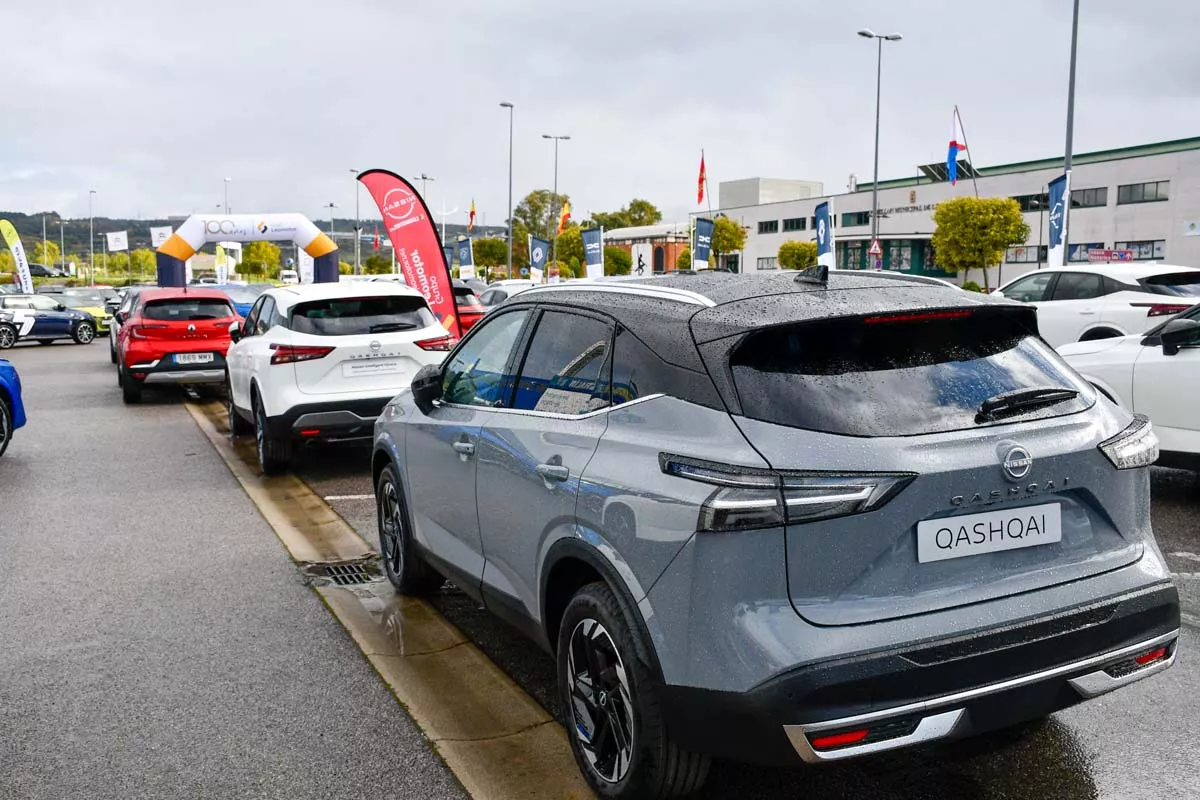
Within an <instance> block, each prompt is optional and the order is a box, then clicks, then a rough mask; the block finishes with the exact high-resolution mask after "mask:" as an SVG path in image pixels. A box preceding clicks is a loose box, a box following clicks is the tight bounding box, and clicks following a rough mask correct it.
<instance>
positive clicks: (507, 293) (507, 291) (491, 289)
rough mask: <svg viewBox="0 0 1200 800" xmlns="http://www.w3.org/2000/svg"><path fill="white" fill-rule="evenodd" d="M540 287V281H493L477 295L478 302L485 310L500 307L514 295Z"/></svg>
mask: <svg viewBox="0 0 1200 800" xmlns="http://www.w3.org/2000/svg"><path fill="white" fill-rule="evenodd" d="M541 285H542V284H541V282H540V281H531V280H528V279H525V280H522V279H519V278H513V279H511V280H502V281H495V282H493V283H489V284H488V287H487V289H486V290H484V292H483V293H482V294H480V295H479V302H481V303H483V305H484V307H485V308H491V307H492V306H498V305H500V304H501V303H503V302H504V301H505V300H507V299H508V298H510V297H512V296H513V295H515V294H520V293H521V292H524V291H526V290H528V289H532V288H533V287H535V286H541Z"/></svg>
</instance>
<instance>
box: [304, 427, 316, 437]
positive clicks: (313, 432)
mask: <svg viewBox="0 0 1200 800" xmlns="http://www.w3.org/2000/svg"><path fill="white" fill-rule="evenodd" d="M320 433H321V429H320V428H309V429H308V430H303V431H300V435H301V436H317V435H319V434H320Z"/></svg>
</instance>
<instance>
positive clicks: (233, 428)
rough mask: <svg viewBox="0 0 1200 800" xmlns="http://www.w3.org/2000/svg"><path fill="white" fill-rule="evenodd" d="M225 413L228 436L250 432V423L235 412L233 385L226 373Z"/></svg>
mask: <svg viewBox="0 0 1200 800" xmlns="http://www.w3.org/2000/svg"><path fill="white" fill-rule="evenodd" d="M225 414H226V416H227V417H228V420H227V422H228V425H229V435H230V436H244V435H246V434H247V433H250V423H249V422H247V421H246V420H244V419H242V415H241V414H239V413H237V409H236V408H234V406H233V387H232V386H231V385H230V382H229V375H228V373H226V375H225Z"/></svg>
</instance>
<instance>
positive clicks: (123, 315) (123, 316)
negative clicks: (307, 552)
mask: <svg viewBox="0 0 1200 800" xmlns="http://www.w3.org/2000/svg"><path fill="white" fill-rule="evenodd" d="M113 319H115V320H116V321H117V322H119V323H121V324H122V325H124V324H125V320H127V319H129V312H128V311H118V312H116V313H115V314H113Z"/></svg>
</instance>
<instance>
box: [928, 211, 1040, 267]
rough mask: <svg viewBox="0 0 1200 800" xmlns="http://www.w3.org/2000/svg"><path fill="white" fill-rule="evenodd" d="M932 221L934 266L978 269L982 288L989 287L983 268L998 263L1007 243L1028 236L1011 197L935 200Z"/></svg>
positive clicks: (1012, 243)
mask: <svg viewBox="0 0 1200 800" xmlns="http://www.w3.org/2000/svg"><path fill="white" fill-rule="evenodd" d="M933 221H934V223H935V224H936V225H937V228H936V229H934V231H933V241H932V244H933V247H934V249H935V250H936V251H937V263H938V266H940V267H941V268H942V269H944V270H948V271H950V272H963V271H966V270H970V269H978V270H982V271H983V285H984V287H985V288H990V287H989V285H988V274H987V268H988V267H991V266H994V265H996V264H999V263H1000V262H1001V261H1002V260H1003V259H1004V251H1005V250H1006V249H1007V248H1008V247H1010V246H1012V245H1017V244H1024V243H1025V240H1026V239H1028V238H1029V226H1028V225H1026V224H1025V220H1024V218H1023V217H1022V216H1021V206H1020V205H1019V204H1018V203H1017V201H1016V200H1013V199H1012V198H1011V197H956V198H954V199H953V200H945V201H943V202H941V203H938V205H937V208H936V209H935V210H934V212H933Z"/></svg>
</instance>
